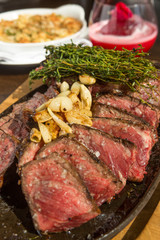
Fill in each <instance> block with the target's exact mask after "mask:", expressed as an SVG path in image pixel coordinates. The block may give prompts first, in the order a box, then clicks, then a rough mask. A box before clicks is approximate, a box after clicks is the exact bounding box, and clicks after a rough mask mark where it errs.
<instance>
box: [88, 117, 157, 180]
mask: <svg viewBox="0 0 160 240" xmlns="http://www.w3.org/2000/svg"><path fill="white" fill-rule="evenodd" d="M92 122H93V125H92V127H94V128H97V129H100V130H102V131H104V132H106V133H109V134H111V135H113V136H115V137H118V138H122V139H127V140H129V141H130V142H133V143H134V144H135V145H136V146H137V155H136V160H137V163H136V162H135V163H133V165H132V166H134V168H135V166H137V171H136V172H135V175H134V172H133V171H132V166H131V171H129V174H128V179H129V180H132V181H142V180H143V176H144V174H145V173H146V172H145V167H146V166H147V164H148V161H149V158H150V153H151V149H152V147H153V145H154V144H155V142H156V140H158V139H157V138H156V139H153V137H152V135H153V134H152V132H151V130H150V129H149V128H148V127H147V126H146V125H143V124H141V125H139V124H133V123H132V122H131V121H127V120H121V119H114V118H93V119H92ZM134 164H136V165H134ZM137 172H139V174H138V176H137ZM130 173H131V174H130Z"/></svg>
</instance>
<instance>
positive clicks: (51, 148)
mask: <svg viewBox="0 0 160 240" xmlns="http://www.w3.org/2000/svg"><path fill="white" fill-rule="evenodd" d="M52 152H57V153H58V154H59V155H60V156H61V157H63V158H64V159H66V160H67V161H69V162H70V163H71V164H72V165H73V166H74V167H75V168H76V170H77V172H78V173H79V175H80V176H81V178H82V179H83V181H84V183H85V185H86V186H87V188H88V190H89V192H90V194H91V195H92V197H93V198H94V200H95V201H96V203H97V204H98V205H101V204H102V203H103V202H105V201H108V202H110V200H111V199H112V198H113V196H114V195H115V194H117V193H119V192H120V190H122V188H123V185H122V183H121V182H120V181H119V180H118V179H117V178H116V177H115V176H114V175H113V174H112V173H111V171H110V170H109V169H108V168H107V167H106V166H105V165H103V164H101V163H100V162H99V160H98V159H97V158H96V157H94V156H93V155H91V154H89V152H88V151H87V150H86V148H85V147H84V146H82V145H81V144H79V143H78V142H77V141H76V140H74V139H72V138H71V137H61V138H58V139H56V140H54V141H53V142H51V143H49V144H47V145H46V146H44V147H43V148H42V149H41V150H40V152H39V153H38V155H37V159H38V158H42V157H46V156H48V155H49V154H51V153H52Z"/></svg>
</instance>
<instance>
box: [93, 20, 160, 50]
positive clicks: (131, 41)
mask: <svg viewBox="0 0 160 240" xmlns="http://www.w3.org/2000/svg"><path fill="white" fill-rule="evenodd" d="M101 25H104V22H99V23H95V24H93V25H91V26H90V27H89V38H90V40H91V41H92V43H93V45H97V46H102V47H103V48H107V49H113V48H115V47H116V49H117V50H122V48H123V47H124V48H126V49H128V50H132V49H133V48H137V47H139V45H140V44H141V45H142V47H144V49H143V51H144V52H147V51H148V50H149V49H150V48H151V47H152V46H153V44H154V42H155V40H156V38H157V34H158V29H157V26H156V25H155V24H152V23H150V22H147V21H143V29H142V30H141V29H140V30H138V31H136V29H135V32H134V33H133V34H131V35H128V36H118V35H112V34H102V33H101V32H100V27H101Z"/></svg>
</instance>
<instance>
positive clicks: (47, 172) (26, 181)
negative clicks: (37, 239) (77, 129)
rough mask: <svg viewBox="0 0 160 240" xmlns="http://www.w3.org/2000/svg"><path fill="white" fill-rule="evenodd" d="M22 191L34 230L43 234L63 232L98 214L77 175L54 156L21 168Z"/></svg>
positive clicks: (58, 157) (65, 163) (60, 159)
mask: <svg viewBox="0 0 160 240" xmlns="http://www.w3.org/2000/svg"><path fill="white" fill-rule="evenodd" d="M22 190H23V193H24V195H25V198H26V200H27V202H28V204H29V207H30V210H31V214H32V219H33V222H34V225H35V228H36V229H38V230H41V231H43V232H48V231H49V232H60V231H66V230H68V229H71V228H74V227H78V226H80V225H81V224H83V223H85V222H87V221H89V220H90V219H92V218H94V217H96V216H97V215H99V213H100V210H99V209H98V208H97V206H96V205H95V204H94V202H93V201H92V200H91V199H90V198H89V197H88V192H87V190H86V188H85V186H84V185H83V184H82V182H81V179H80V178H79V175H78V174H77V173H76V172H75V171H74V169H73V167H72V166H71V165H70V163H69V162H67V161H66V160H65V159H63V158H61V157H60V156H59V155H58V154H57V153H53V154H51V155H49V156H48V157H46V158H43V159H39V160H37V161H32V162H29V163H27V164H25V166H24V167H23V169H22Z"/></svg>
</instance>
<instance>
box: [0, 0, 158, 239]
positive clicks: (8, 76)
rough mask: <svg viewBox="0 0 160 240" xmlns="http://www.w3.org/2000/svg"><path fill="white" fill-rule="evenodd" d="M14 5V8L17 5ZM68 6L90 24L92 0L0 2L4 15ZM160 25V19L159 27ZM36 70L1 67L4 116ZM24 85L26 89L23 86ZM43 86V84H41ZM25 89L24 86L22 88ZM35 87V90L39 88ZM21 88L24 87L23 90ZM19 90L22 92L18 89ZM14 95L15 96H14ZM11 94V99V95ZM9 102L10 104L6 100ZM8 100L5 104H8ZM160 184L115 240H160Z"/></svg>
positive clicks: (0, 99)
mask: <svg viewBox="0 0 160 240" xmlns="http://www.w3.org/2000/svg"><path fill="white" fill-rule="evenodd" d="M13 2H14V4H13ZM67 3H77V4H80V5H82V6H83V7H84V9H85V11H86V19H87V20H88V16H89V12H90V9H91V6H92V3H93V1H92V0H87V1H85V0H79V1H78V0H77V1H65V0H58V1H56V0H54V1H52V0H45V1H42V0H34V1H31V0H28V1H23V0H19V1H18V0H14V1H13V0H12V1H11V0H8V1H7V0H6V1H5V0H4V1H2V3H1V0H0V12H2V11H7V10H12V9H13V10H14V9H20V8H28V7H53V8H54V7H58V6H60V5H63V4H67ZM155 4H156V11H157V13H158V11H160V3H158V1H155ZM159 22H160V16H159V19H158V23H159ZM150 58H151V59H156V60H159V61H160V37H159V36H158V38H157V41H156V43H155V45H154V46H153V48H152V49H151V51H150ZM31 69H33V66H30V67H28V66H26V67H24V66H17V67H13V66H4V65H0V103H1V105H0V112H2V111H3V110H4V109H5V108H7V107H8V106H9V105H10V104H12V103H13V102H15V101H16V100H17V99H19V98H20V97H21V96H22V95H24V94H25V93H27V92H28V91H29V87H28V81H27V80H26V79H27V77H28V73H29V71H30V70H31ZM21 84H22V85H21ZM38 84H41V83H39V82H38V83H37V85H38ZM20 85H21V86H20ZM37 85H35V86H34V87H36V86H37ZM19 86H20V87H19ZM18 87H19V88H18ZM12 93H13V94H12ZM10 94H11V95H10ZM5 99H6V100H5ZM4 100H5V101H4ZM159 200H160V184H159V185H158V187H157V189H156V191H155V192H154V194H153V196H152V197H151V199H150V201H149V202H148V204H147V205H146V206H145V207H144V209H143V210H142V211H141V213H140V214H139V215H138V217H137V218H136V219H134V221H132V222H131V223H130V224H129V225H128V226H127V227H126V228H125V229H124V230H123V231H121V232H120V233H119V234H118V235H117V236H116V237H115V238H114V240H120V239H123V240H132V239H138V240H143V239H145V240H158V239H160V237H159V236H160V201H159Z"/></svg>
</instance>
